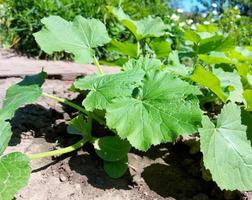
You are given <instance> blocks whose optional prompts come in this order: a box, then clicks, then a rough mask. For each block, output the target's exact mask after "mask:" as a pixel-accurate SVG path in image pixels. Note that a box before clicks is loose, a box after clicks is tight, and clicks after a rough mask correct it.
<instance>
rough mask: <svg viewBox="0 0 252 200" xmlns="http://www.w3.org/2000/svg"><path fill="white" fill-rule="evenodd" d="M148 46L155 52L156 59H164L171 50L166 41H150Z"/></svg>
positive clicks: (169, 43)
mask: <svg viewBox="0 0 252 200" xmlns="http://www.w3.org/2000/svg"><path fill="white" fill-rule="evenodd" d="M149 46H150V48H151V49H152V50H153V51H154V52H155V54H156V56H157V58H166V57H167V56H168V55H169V54H170V52H171V50H172V49H171V42H169V41H167V40H159V39H156V40H152V41H151V42H150V44H149Z"/></svg>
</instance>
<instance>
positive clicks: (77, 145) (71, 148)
mask: <svg viewBox="0 0 252 200" xmlns="http://www.w3.org/2000/svg"><path fill="white" fill-rule="evenodd" d="M87 141H88V140H87V139H82V140H80V141H78V142H77V143H75V144H73V145H71V146H69V147H66V148H62V149H58V150H55V151H48V152H44V153H37V154H30V155H27V156H28V157H29V158H30V160H36V159H40V158H47V157H52V156H59V155H62V154H66V153H69V152H72V151H75V150H77V149H79V148H81V147H82V146H83V145H84V144H85V143H86V142H87Z"/></svg>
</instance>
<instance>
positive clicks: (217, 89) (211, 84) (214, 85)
mask: <svg viewBox="0 0 252 200" xmlns="http://www.w3.org/2000/svg"><path fill="white" fill-rule="evenodd" d="M191 79H192V80H193V81H195V82H196V83H198V84H200V85H203V86H205V87H207V88H209V89H210V90H212V91H213V92H214V93H215V94H216V95H217V96H218V97H219V98H220V99H221V100H222V101H224V102H225V101H226V100H227V97H226V95H225V94H224V92H223V91H222V89H221V82H220V80H219V79H218V77H216V76H215V75H214V74H213V73H212V72H210V71H207V70H205V68H204V67H202V66H201V65H197V66H196V68H195V70H194V72H193V74H192V75H191Z"/></svg>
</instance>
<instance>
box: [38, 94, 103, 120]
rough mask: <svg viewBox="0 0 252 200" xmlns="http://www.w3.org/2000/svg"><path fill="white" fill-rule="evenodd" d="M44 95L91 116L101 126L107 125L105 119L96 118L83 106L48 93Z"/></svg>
mask: <svg viewBox="0 0 252 200" xmlns="http://www.w3.org/2000/svg"><path fill="white" fill-rule="evenodd" d="M42 95H43V96H45V97H48V98H50V99H54V100H56V101H58V102H60V103H63V104H65V105H68V106H70V107H72V108H74V109H76V110H79V111H80V112H82V113H84V114H86V115H88V114H89V115H90V116H91V117H92V118H93V119H94V120H96V121H97V122H99V123H100V124H105V122H104V120H103V119H101V118H100V117H98V116H96V115H95V114H94V113H90V112H88V111H87V110H85V108H83V107H81V106H79V105H77V104H75V103H73V102H71V101H68V100H66V99H64V98H60V97H57V96H54V95H51V94H48V93H46V92H43V93H42Z"/></svg>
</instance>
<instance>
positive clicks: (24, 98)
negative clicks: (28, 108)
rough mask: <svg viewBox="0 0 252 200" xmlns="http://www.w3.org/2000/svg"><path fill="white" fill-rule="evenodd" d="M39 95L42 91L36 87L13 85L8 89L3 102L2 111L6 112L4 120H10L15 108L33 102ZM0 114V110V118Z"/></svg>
mask: <svg viewBox="0 0 252 200" xmlns="http://www.w3.org/2000/svg"><path fill="white" fill-rule="evenodd" d="M41 94H42V89H41V88H40V87H39V86H38V85H29V86H20V85H13V86H11V87H10V88H8V90H7V92H6V98H5V100H4V102H3V109H4V110H7V111H8V116H6V118H5V119H7V118H8V119H10V118H12V117H13V115H14V113H15V111H16V109H17V108H19V107H21V106H24V105H25V104H30V103H33V102H35V101H36V100H37V99H38V98H39V97H40V96H41ZM1 113H2V110H1V111H0V116H1Z"/></svg>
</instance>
